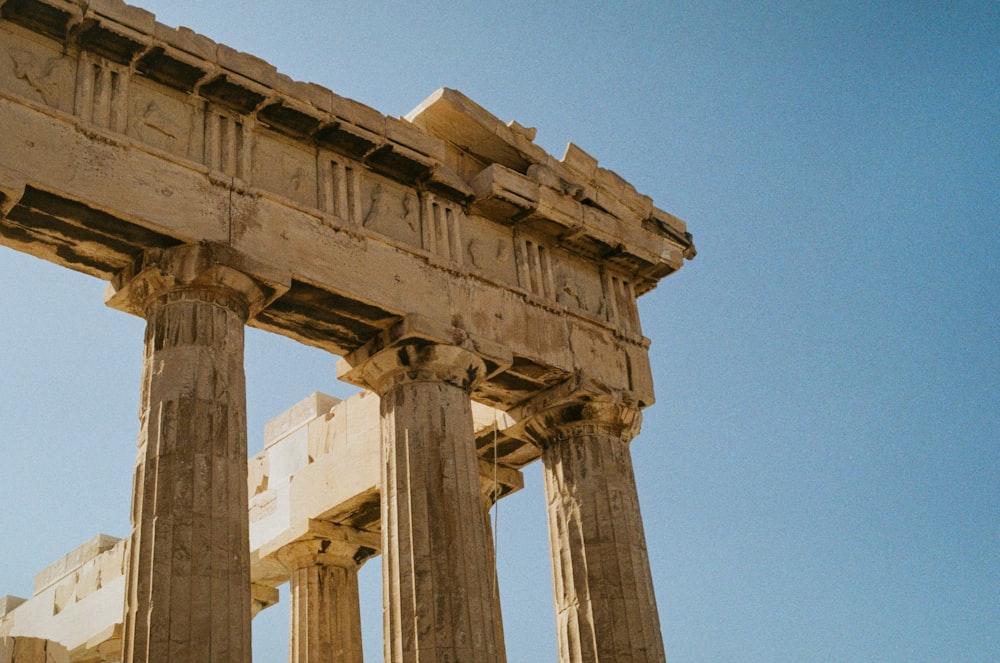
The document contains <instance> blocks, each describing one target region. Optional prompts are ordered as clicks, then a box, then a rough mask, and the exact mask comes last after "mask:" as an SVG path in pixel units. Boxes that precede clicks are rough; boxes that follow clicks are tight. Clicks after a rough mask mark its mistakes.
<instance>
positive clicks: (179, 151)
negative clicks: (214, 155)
mask: <svg viewBox="0 0 1000 663" xmlns="http://www.w3.org/2000/svg"><path fill="white" fill-rule="evenodd" d="M203 116H204V112H203V109H202V108H200V107H197V106H195V105H193V104H192V103H191V102H190V101H189V99H188V97H187V95H185V94H183V93H181V92H176V91H174V90H170V89H168V88H164V87H161V86H157V85H155V84H154V83H151V82H149V81H148V80H147V79H144V78H141V77H138V78H135V79H133V81H132V83H131V85H130V88H129V119H128V126H127V127H126V132H127V133H128V135H129V136H130V137H131V138H135V139H136V140H139V141H141V142H143V143H145V144H146V145H149V146H150V147H154V148H156V149H160V150H164V151H166V152H169V153H171V154H173V155H175V156H178V157H182V158H186V159H194V160H196V161H201V160H202V155H204V153H205V152H204V137H205V132H204V130H203V128H202V118H203Z"/></svg>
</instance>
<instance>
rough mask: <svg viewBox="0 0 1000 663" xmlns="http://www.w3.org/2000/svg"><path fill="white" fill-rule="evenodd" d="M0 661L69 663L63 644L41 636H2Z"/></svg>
mask: <svg viewBox="0 0 1000 663" xmlns="http://www.w3.org/2000/svg"><path fill="white" fill-rule="evenodd" d="M0 663H69V652H67V651H66V648H65V647H63V646H62V645H60V644H58V643H56V642H52V641H51V640H43V639H41V638H24V637H20V638H13V637H4V638H0Z"/></svg>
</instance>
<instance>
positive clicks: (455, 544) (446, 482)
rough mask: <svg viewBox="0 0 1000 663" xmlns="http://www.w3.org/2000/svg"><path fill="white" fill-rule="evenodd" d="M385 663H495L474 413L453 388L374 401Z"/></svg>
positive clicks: (430, 387) (412, 386) (407, 390)
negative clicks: (378, 429)
mask: <svg viewBox="0 0 1000 663" xmlns="http://www.w3.org/2000/svg"><path fill="white" fill-rule="evenodd" d="M382 431H383V433H382V440H383V442H382V459H383V460H382V491H383V492H382V505H383V506H382V523H383V529H382V531H383V532H384V533H385V535H384V536H383V542H382V546H383V556H382V559H383V567H382V573H383V595H384V596H385V597H386V599H387V602H386V611H385V622H386V623H385V632H386V647H387V648H390V647H391V648H392V649H391V651H387V654H388V656H387V660H390V661H392V662H393V663H396V662H399V663H403V662H407V663H409V662H411V661H417V660H419V661H420V662H421V663H424V661H441V662H443V661H456V662H457V661H469V662H470V663H471V662H475V661H482V662H483V663H486V662H487V661H488V662H489V663H495V661H496V660H497V646H496V629H495V624H496V620H497V616H496V615H495V603H494V600H493V578H492V574H491V573H490V568H491V566H490V562H491V561H492V559H491V558H492V550H491V548H490V543H489V539H488V536H487V530H486V528H487V522H486V517H485V512H484V511H483V508H482V505H481V503H480V496H479V470H478V462H477V459H476V455H475V446H474V437H473V429H472V410H471V407H470V405H469V399H468V393H467V392H466V391H465V390H463V389H460V388H458V387H455V386H452V385H448V384H443V383H432V382H412V383H407V384H400V385H396V386H394V387H392V388H390V389H389V390H388V391H387V392H386V393H385V394H384V395H383V396H382Z"/></svg>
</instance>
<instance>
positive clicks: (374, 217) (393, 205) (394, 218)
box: [359, 176, 421, 247]
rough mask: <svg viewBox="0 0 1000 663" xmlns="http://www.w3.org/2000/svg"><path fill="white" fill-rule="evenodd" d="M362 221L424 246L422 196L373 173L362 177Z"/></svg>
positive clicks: (386, 233) (382, 231)
mask: <svg viewBox="0 0 1000 663" xmlns="http://www.w3.org/2000/svg"><path fill="white" fill-rule="evenodd" d="M359 188H360V192H361V207H362V210H363V213H364V217H363V221H362V225H364V227H365V228H367V229H368V230H371V231H373V232H377V233H379V234H380V235H385V236H386V237H389V238H392V239H394V240H396V241H398V242H402V243H403V244H408V245H410V246H416V247H419V246H421V225H420V214H421V212H420V207H421V206H420V199H419V198H418V197H417V196H416V194H415V193H414V192H413V191H411V190H410V189H407V188H404V187H401V186H398V185H394V184H391V183H390V182H389V181H388V180H383V179H382V178H379V177H375V176H369V177H365V178H363V179H362V180H361V183H360V187H359Z"/></svg>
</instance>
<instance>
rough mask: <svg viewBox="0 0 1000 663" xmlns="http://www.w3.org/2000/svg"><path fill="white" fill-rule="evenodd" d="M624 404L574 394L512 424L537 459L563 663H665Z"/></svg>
mask: <svg viewBox="0 0 1000 663" xmlns="http://www.w3.org/2000/svg"><path fill="white" fill-rule="evenodd" d="M638 428H639V412H638V409H636V408H635V407H633V406H632V405H631V404H630V403H629V402H628V400H627V398H626V399H622V398H621V395H614V394H596V395H595V394H586V393H579V392H578V393H574V394H572V395H570V397H569V398H567V399H565V400H562V401H561V402H555V403H548V404H545V405H544V406H543V407H542V408H540V409H538V410H537V411H535V412H533V413H531V414H530V416H528V417H527V418H525V419H524V420H522V421H521V422H519V424H518V426H517V427H516V429H515V434H518V435H519V436H522V437H525V438H526V439H529V440H530V441H532V442H534V443H535V444H537V445H538V446H539V447H540V448H541V449H542V465H543V474H544V481H545V495H546V500H547V504H548V521H549V541H550V545H551V553H552V576H553V586H554V591H555V607H556V626H557V641H558V646H559V661H560V663H663V661H664V652H663V640H662V636H661V635H660V623H659V616H658V614H657V609H656V598H655V595H654V593H653V581H652V574H651V572H650V568H649V557H648V554H647V551H646V540H645V534H644V532H643V526H642V517H641V515H640V512H639V498H638V493H637V491H636V485H635V475H634V473H633V468H632V458H631V454H630V452H629V442H630V441H631V439H632V437H633V436H634V435H635V433H636V432H638Z"/></svg>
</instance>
